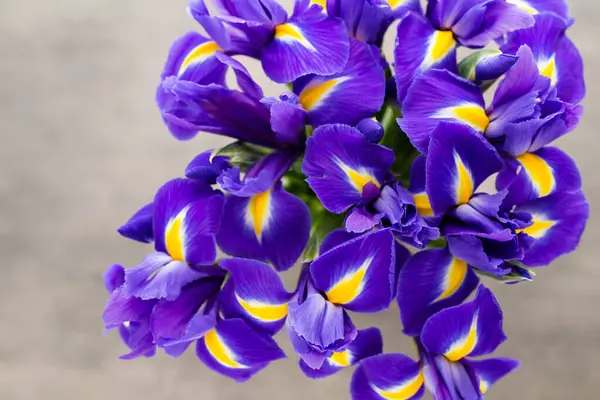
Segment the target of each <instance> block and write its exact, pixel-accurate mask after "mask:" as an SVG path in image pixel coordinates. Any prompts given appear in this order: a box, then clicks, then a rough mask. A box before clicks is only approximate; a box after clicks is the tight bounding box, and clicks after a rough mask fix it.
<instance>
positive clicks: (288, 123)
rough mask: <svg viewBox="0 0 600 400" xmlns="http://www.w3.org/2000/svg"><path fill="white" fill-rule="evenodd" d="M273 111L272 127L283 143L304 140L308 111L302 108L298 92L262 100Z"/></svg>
mask: <svg viewBox="0 0 600 400" xmlns="http://www.w3.org/2000/svg"><path fill="white" fill-rule="evenodd" d="M261 102H262V103H263V104H266V105H267V106H269V108H270V111H271V128H272V129H273V132H275V134H276V135H277V140H279V141H280V142H282V143H289V144H296V145H297V144H300V142H302V141H303V140H304V128H305V125H306V120H307V118H308V112H307V111H306V110H305V109H303V108H302V105H301V104H300V99H299V98H298V96H296V94H294V93H291V92H287V93H284V94H282V95H280V96H279V98H277V99H275V98H273V97H267V98H264V99H262V100H261Z"/></svg>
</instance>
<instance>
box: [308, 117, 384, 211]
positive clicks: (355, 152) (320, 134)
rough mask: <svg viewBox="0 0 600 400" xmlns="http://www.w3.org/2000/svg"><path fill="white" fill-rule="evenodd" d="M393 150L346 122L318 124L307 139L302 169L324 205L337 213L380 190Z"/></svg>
mask: <svg viewBox="0 0 600 400" xmlns="http://www.w3.org/2000/svg"><path fill="white" fill-rule="evenodd" d="M393 162H394V153H393V152H392V151H391V150H389V149H388V148H386V147H384V146H380V145H377V144H375V143H371V142H370V141H369V140H367V139H366V138H365V137H364V136H363V135H362V134H361V133H360V132H359V131H358V130H356V129H355V128H351V127H349V126H346V125H338V124H336V125H326V126H321V127H319V128H317V129H316V130H315V132H314V135H313V136H312V137H310V138H309V139H308V140H307V143H306V155H305V157H304V161H303V163H302V171H303V172H304V174H305V175H306V176H308V179H307V181H308V183H309V185H310V186H311V188H312V189H313V190H314V192H315V193H316V195H317V197H318V198H319V200H320V201H321V203H322V204H323V206H324V207H325V208H326V209H327V210H329V211H331V212H333V213H336V214H339V213H342V212H343V211H345V210H347V209H348V208H350V207H351V206H353V205H355V204H358V203H360V202H361V201H362V200H363V198H366V199H372V198H373V197H375V196H377V195H378V194H379V188H380V187H381V185H382V184H383V181H384V178H385V177H386V175H387V173H388V171H389V169H390V167H391V166H392V163H393Z"/></svg>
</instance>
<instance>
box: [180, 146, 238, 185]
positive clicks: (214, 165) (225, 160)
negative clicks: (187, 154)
mask: <svg viewBox="0 0 600 400" xmlns="http://www.w3.org/2000/svg"><path fill="white" fill-rule="evenodd" d="M229 168H231V164H230V163H229V157H225V156H214V151H213V150H208V151H205V152H204V153H200V154H198V155H197V156H196V157H195V158H194V159H193V160H192V162H190V163H189V165H188V166H187V168H186V169H185V176H187V177H188V178H190V179H193V180H196V181H199V182H202V183H204V184H206V185H214V184H215V183H217V178H218V177H219V175H221V173H223V171H225V170H227V169H229Z"/></svg>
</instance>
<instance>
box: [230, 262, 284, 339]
mask: <svg viewBox="0 0 600 400" xmlns="http://www.w3.org/2000/svg"><path fill="white" fill-rule="evenodd" d="M219 265H220V266H221V267H222V268H224V269H225V270H227V271H228V272H229V273H230V274H231V277H230V278H229V281H228V282H227V284H226V287H225V288H224V289H223V291H222V292H221V295H220V302H221V312H222V313H223V315H224V316H225V317H226V318H242V319H244V320H245V321H246V323H247V324H248V325H249V326H250V327H252V328H255V329H258V330H261V329H262V330H265V331H267V332H269V333H270V334H275V333H277V332H278V331H279V330H280V329H281V328H282V327H283V324H284V323H285V318H286V317H287V314H288V301H289V300H290V298H291V294H289V293H288V292H287V291H286V290H285V287H284V286H283V283H282V282H281V279H280V278H279V276H278V275H277V272H275V270H273V268H272V267H270V266H269V265H267V264H264V263H262V262H259V261H255V260H248V259H242V258H237V259H226V260H223V261H221V262H220V263H219Z"/></svg>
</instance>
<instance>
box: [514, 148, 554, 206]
mask: <svg viewBox="0 0 600 400" xmlns="http://www.w3.org/2000/svg"><path fill="white" fill-rule="evenodd" d="M517 161H519V163H521V165H522V166H523V168H524V169H525V172H526V173H527V176H528V178H529V180H530V181H531V183H532V184H533V187H534V189H535V191H536V193H537V194H538V196H539V197H544V196H548V195H549V194H551V193H552V192H554V189H556V180H555V179H554V170H553V169H552V167H551V166H550V165H549V164H548V163H547V162H546V160H544V159H543V158H541V157H540V156H538V155H536V154H533V153H525V154H522V155H520V156H518V157H517Z"/></svg>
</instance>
